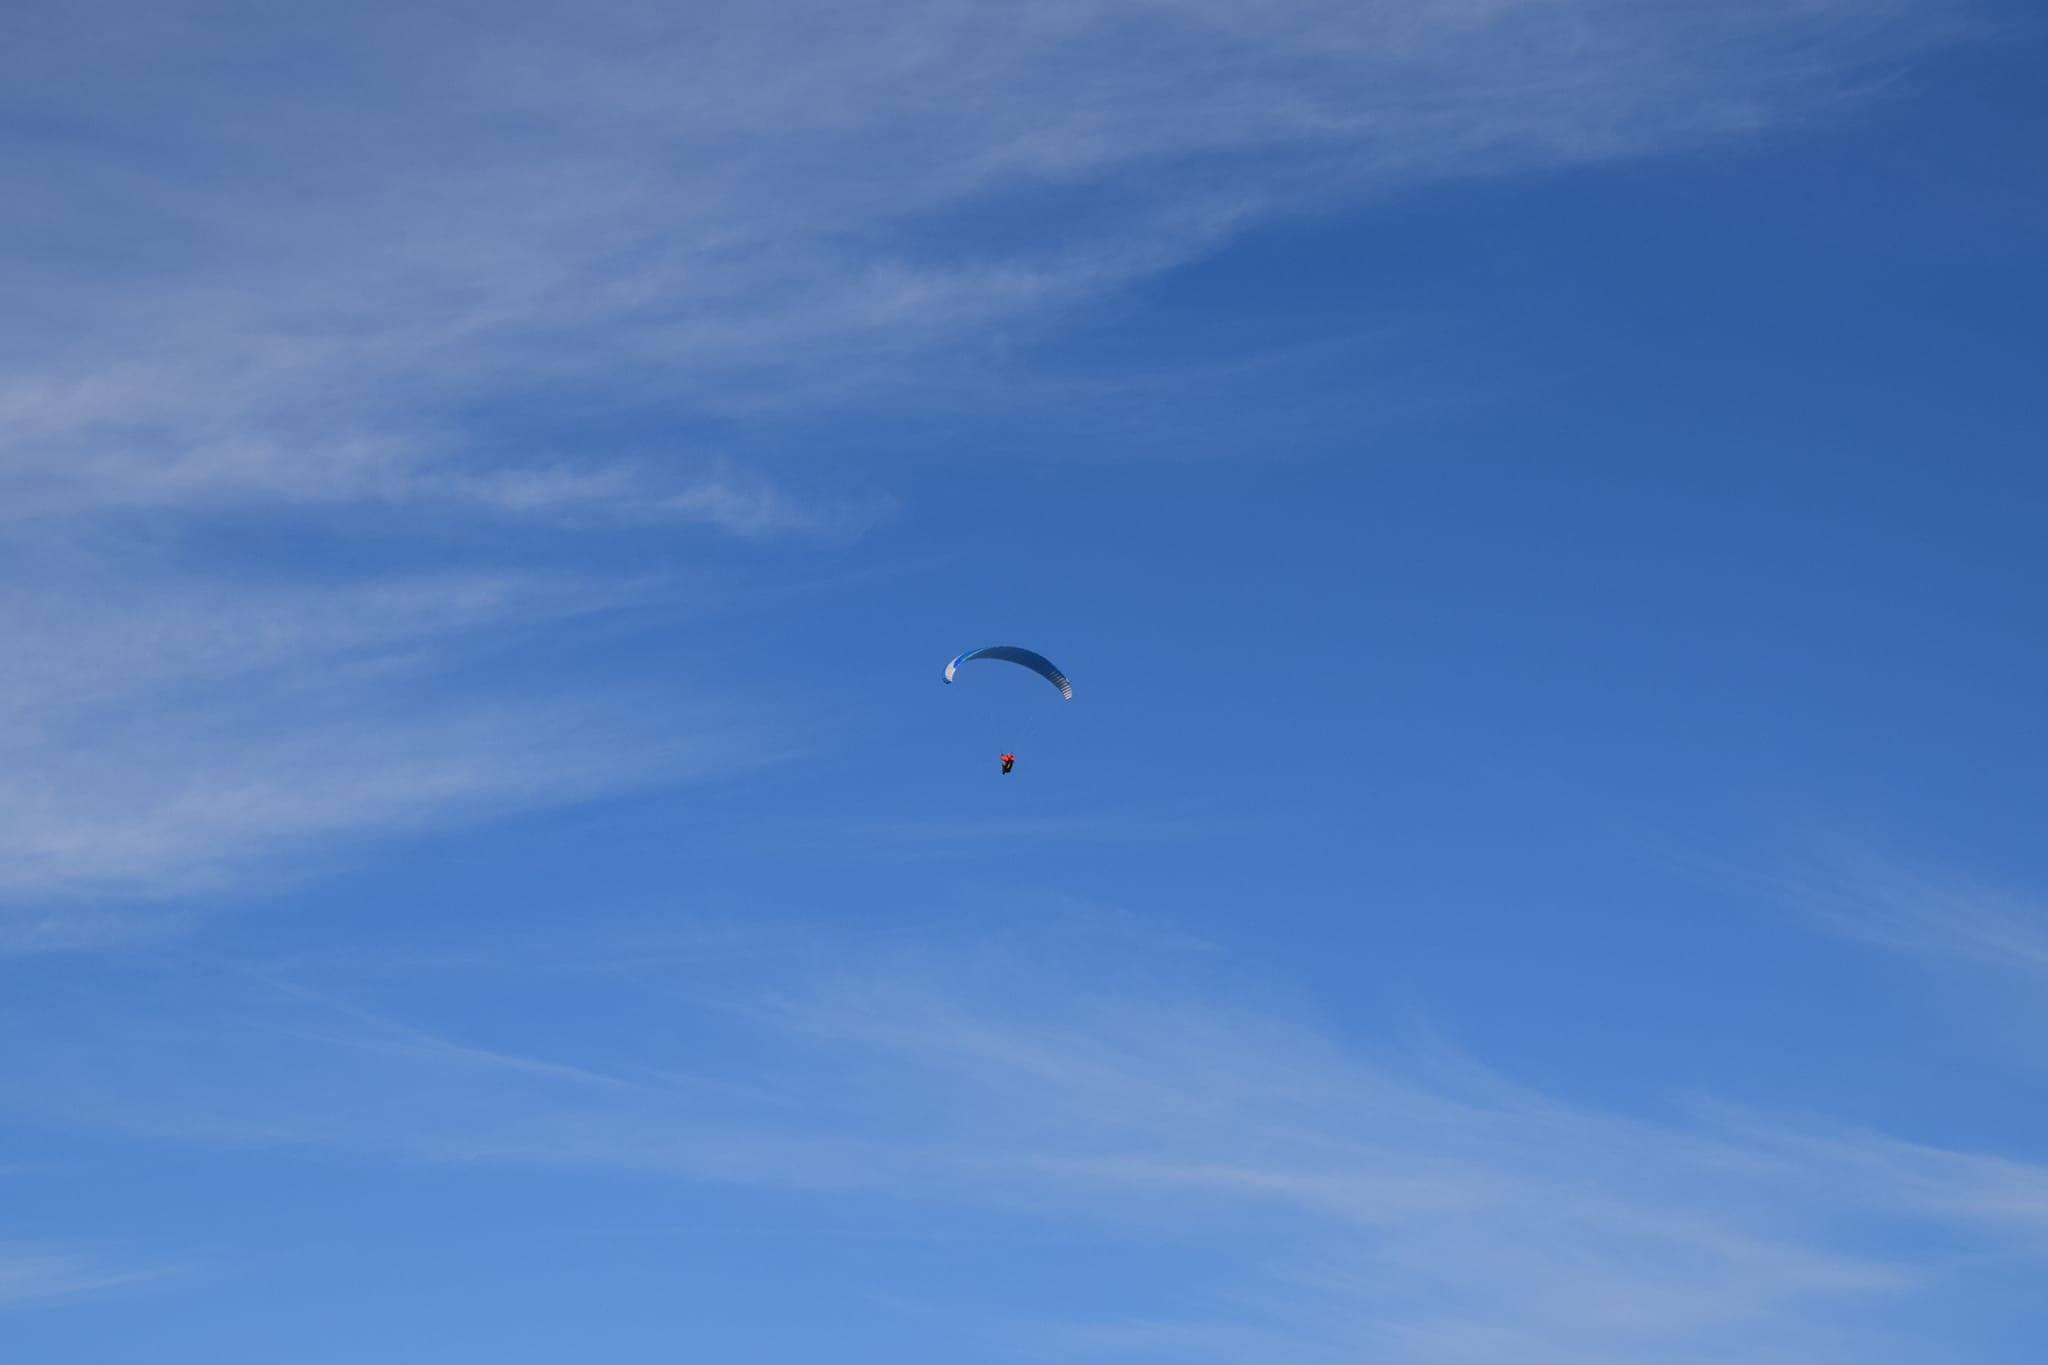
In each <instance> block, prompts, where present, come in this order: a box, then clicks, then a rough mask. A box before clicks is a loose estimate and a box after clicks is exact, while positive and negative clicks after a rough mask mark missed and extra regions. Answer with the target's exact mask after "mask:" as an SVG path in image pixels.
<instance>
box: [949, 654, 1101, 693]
mask: <svg viewBox="0 0 2048 1365" xmlns="http://www.w3.org/2000/svg"><path fill="white" fill-rule="evenodd" d="M970 659H1001V660H1003V661H1005V662H1006V663H1013V664H1022V665H1023V666H1024V667H1026V668H1028V669H1030V670H1031V671H1032V672H1033V673H1036V674H1037V675H1038V676H1039V677H1041V678H1043V679H1045V680H1046V681H1047V682H1049V683H1051V684H1052V685H1053V686H1054V687H1057V688H1058V689H1059V690H1060V695H1061V696H1062V697H1065V698H1066V699H1067V700H1068V701H1072V700H1073V699H1074V685H1073V684H1072V683H1070V682H1068V681H1067V675H1066V674H1064V673H1062V672H1060V671H1059V669H1057V668H1055V667H1054V666H1053V662H1052V660H1050V659H1048V658H1046V657H1045V656H1044V655H1043V654H1036V653H1033V652H1032V651H1031V650H1028V649H1020V648H1018V647H1017V646H1016V645H989V646H986V647H985V648H982V649H970V650H968V651H967V652H966V653H965V654H962V655H961V656H960V657H959V658H957V659H955V660H953V662H952V663H949V664H947V665H946V681H947V682H951V681H953V674H954V673H956V672H958V671H959V668H960V665H962V664H964V663H966V662H967V661H969V660H970Z"/></svg>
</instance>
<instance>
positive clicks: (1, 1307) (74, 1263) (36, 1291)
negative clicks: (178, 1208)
mask: <svg viewBox="0 0 2048 1365" xmlns="http://www.w3.org/2000/svg"><path fill="white" fill-rule="evenodd" d="M162 1274H163V1272H162V1271H160V1270H132V1269H117V1268H115V1267H113V1266H111V1265H109V1264H107V1263H106V1262H105V1261H104V1260H102V1259H101V1258H99V1257H96V1256H92V1255H88V1254H86V1253H84V1252H81V1251H78V1250H75V1249H70V1248H63V1247H51V1246H46V1245H42V1244H39V1243H33V1242H30V1243H23V1242H0V1312H7V1311H10V1310H15V1309H23V1308H40V1307H43V1306H46V1305H50V1304H57V1303H67V1302H70V1301H72V1300H75V1299H81V1298H86V1297H89V1296H91V1295H95V1294H104V1293H108V1292H110V1291H112V1290H116V1289H123V1288H127V1287H129V1286H131V1285H135V1284H138V1283H141V1282H142V1281H145V1280H151V1279H156V1278H158V1277H159V1276H161V1275H162Z"/></svg>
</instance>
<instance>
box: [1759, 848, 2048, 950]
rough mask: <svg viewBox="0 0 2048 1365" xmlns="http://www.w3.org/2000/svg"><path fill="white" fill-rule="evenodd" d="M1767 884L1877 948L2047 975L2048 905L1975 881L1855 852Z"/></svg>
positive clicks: (1837, 928)
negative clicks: (1917, 868) (1822, 865)
mask: <svg viewBox="0 0 2048 1365" xmlns="http://www.w3.org/2000/svg"><path fill="white" fill-rule="evenodd" d="M1768 885H1769V886H1770V887H1771V888H1772V889H1773V890H1774V891H1775V892H1776V893H1777V894H1780V895H1782V896H1784V897H1785V898H1786V899H1788V900H1789V901H1791V902H1792V903H1793V904H1795V905H1797V906H1798V907H1799V908H1801V909H1803V910H1805V911H1806V912H1807V913H1808V914H1811V915H1813V916H1814V917H1815V918H1816V919H1817V920H1818V921H1819V922H1820V923H1822V924H1824V925H1826V926H1827V927H1828V928H1830V929H1832V930H1834V931H1835V932H1836V933H1839V934H1842V935H1844V936H1846V937H1849V938H1852V939H1856V940H1859V941H1861V942H1864V943H1868V944H1871V945H1873V946H1876V947H1880V948H1887V949H1890V950H1892V951H1894V952H1899V953H1904V954H1908V955H1910V956H1915V957H1921V958H1926V959H1932V960H1937V961H1948V962H1959V963H1970V964H1974V965H1976V966H1979V967H1989V968H1993V969H1996V970H2000V971H2005V972H2011V973H2017V974H2019V975H2022V976H2025V977H2034V978H2048V905H2044V904H2043V903H2042V902H2041V901H2040V900H2039V899H2029V898H2028V897H2026V896H2024V895H2020V894H2017V893H2015V892H2013V891H2011V890H2008V889H2005V888H2001V887H1997V886H1993V885H1990V884H1987V883H1985V882H1983V881H1981V880H1979V879H1976V878H1972V877H1968V876H1930V875H1928V874H1927V873H1925V872H1923V871H1916V870H1913V869H1911V868H1908V867H1906V866H1904V865H1902V864H1900V863H1898V862H1895V861H1892V860H1887V859H1881V858H1877V857H1873V856H1869V855H1856V856H1852V857H1846V858H1841V859H1837V860H1835V861H1834V862H1832V863H1830V864H1828V865H1827V866H1825V867H1823V868H1822V869H1821V870H1819V871H1817V872H1813V873H1810V874H1806V875H1801V876H1796V877H1778V878H1772V879H1769V880H1768Z"/></svg>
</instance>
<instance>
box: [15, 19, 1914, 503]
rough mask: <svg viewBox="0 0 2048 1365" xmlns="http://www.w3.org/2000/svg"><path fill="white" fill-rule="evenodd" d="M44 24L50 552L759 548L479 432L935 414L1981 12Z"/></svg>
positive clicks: (30, 437)
mask: <svg viewBox="0 0 2048 1365" xmlns="http://www.w3.org/2000/svg"><path fill="white" fill-rule="evenodd" d="M14 15H15V17H14V18H13V19H12V20H11V31H10V34H9V38H10V41H9V42H8V43H7V44H6V45H5V55H4V56H0V85H4V87H5V88H6V89H7V90H8V91H9V96H8V99H7V103H6V106H5V113H6V115H7V116H8V126H9V128H10V132H11V140H12V152H11V154H10V156H9V157H8V158H7V159H6V161H5V163H4V164H5V165H7V166H8V167H10V168H11V169H10V171H9V172H7V173H6V177H7V178H6V180H5V181H4V183H0V203H4V204H5V205H7V207H6V209H5V210H0V212H4V217H0V233H4V235H5V236H4V240H6V241H7V242H8V243H9V244H10V246H11V250H10V251H9V252H8V253H7V258H8V259H10V260H12V261H14V262H15V265H14V266H13V267H12V268H11V269H9V270H8V271H7V272H6V274H5V276H4V277H0V279H4V283H5V285H6V287H7V289H8V291H9V293H10V297H11V298H13V299H14V300H15V303H16V306H14V307H12V308H10V309H9V310H8V313H7V316H8V317H9V318H11V319H12V322H11V323H0V361H4V373H5V374H6V376H7V377H6V379H5V381H4V383H0V448H4V449H5V450H6V451H7V452H8V455H7V459H6V463H5V466H4V467H0V478H4V480H5V488H6V491H7V493H8V494H9V497H8V502H9V503H10V504H11V505H12V506H13V507H14V508H15V509H16V512H15V515H17V516H20V515H24V511H23V509H30V508H42V509H45V510H47V509H48V508H50V507H52V506H55V507H60V508H61V507H65V506H72V505H74V504H75V503H76V502H77V500H79V499H87V500H91V501H98V502H113V503H128V504H143V505H149V504H160V503H164V502H189V501H191V500H195V499H202V500H203V499H219V498H246V497H257V498H284V499H292V500H302V501H314V502H332V501H348V500H358V499H364V498H379V497H410V496H435V497H441V498H448V499H455V500H462V499H467V500H468V501H469V502H471V503H472V504H473V505H475V506H477V507H478V508H480V509H484V510H496V511H498V512H504V511H506V510H512V509H516V510H519V511H522V512H531V511H534V510H535V509H538V508H542V507H546V506H552V505H555V504H557V503H567V504H570V505H581V504H586V503H588V502H590V501H591V500H593V499H607V498H608V499H614V500H616V501H618V502H620V503H622V504H626V505H629V506H632V507H634V508H636V509H639V510H641V511H643V512H644V511H648V510H650V509H651V510H656V511H666V512H667V513H668V514H671V515H675V516H678V517H681V518H685V519H704V520H711V521H714V522H718V523H720V524H724V525H727V526H729V527H731V528H733V529H738V530H748V529H758V528H760V527H761V525H762V523H763V520H764V519H763V517H762V516H761V514H760V512H759V509H758V508H757V507H754V506H753V505H751V504H748V505H744V506H738V507H735V506H734V505H733V503H732V502H731V501H730V500H729V499H728V498H726V497H724V496H721V495H719V494H717V493H716V492H710V491H707V486H706V485H704V484H703V483H701V482H698V481H696V480H695V478H694V476H693V475H692V474H691V472H690V467H691V465H692V464H693V463H694V462H695V460H696V456H695V455H694V454H693V453H692V452H690V451H688V450H687V449H685V450H683V451H682V452H681V454H680V455H678V454H677V453H675V452H666V453H664V454H662V455H661V456H659V457H650V458H647V459H646V460H644V461H643V467H644V468H646V469H649V470H651V471H652V472H650V473H646V474H643V475H641V476H639V477H637V478H636V479H634V480H631V481H620V480H619V478H618V476H617V475H616V474H613V473H609V472H600V473H598V474H595V475H592V474H591V473H589V472H588V469H587V468H586V467H585V466H587V465H588V463H589V462H590V461H592V460H593V459H598V460H600V462H601V459H602V456H603V452H602V451H601V450H598V451H593V450H587V449H586V450H577V451H568V452H557V453H556V454H554V455H543V456H541V457H540V465H539V469H538V471H536V470H535V469H534V468H531V467H529V466H530V462H531V461H532V460H533V459H534V456H533V454H532V453H530V452H529V453H522V454H521V455H519V456H518V457H494V456H492V455H490V454H489V453H488V447H486V446H483V445H480V443H478V442H477V441H476V440H475V439H474V434H473V433H471V432H467V431H465V430H464V429H463V427H462V424H461V423H460V422H459V421H458V420H457V419H456V417H455V415H454V414H455V413H456V411H458V410H462V409H465V408H469V407H473V406H474V405H476V404H477V403H479V402H483V401H486V400H488V399H490V398H492V397H496V398H499V399H504V398H507V397H515V398H523V397H525V396H527V395H530V394H533V393H549V394H554V395H556V396H558V397H561V398H564V399H568V400H570V401H571V402H572V403H575V402H584V403H587V402H589V401H591V398H592V395H601V401H602V402H603V403H605V404H608V405H614V406H615V405H618V404H622V403H623V404H628V405H630V404H633V403H636V402H637V403H643V404H644V403H653V404H664V403H667V404H672V403H675V402H677V401H681V402H684V403H685V404H686V405H688V406H691V407H694V408H697V409H708V410H718V411H726V412H733V411H743V412H744V411H757V410H760V409H761V408H762V407H764V406H765V407H767V408H771V409H778V410H781V409H787V408H788V407H789V406H790V405H791V404H792V403H816V402H820V401H825V402H839V401H846V400H851V399H856V398H857V397H858V396H859V395H860V394H861V393H863V392H864V391H868V390H870V389H871V388H872V387H873V386H875V385H877V384H887V385H890V386H903V385H910V386H913V387H915V386H920V385H925V386H929V385H930V384H931V382H932V381H933V380H934V378H935V377H936V376H937V375H939V374H941V373H943V368H942V367H941V368H940V369H934V368H933V367H934V365H935V364H938V363H939V362H940V361H941V360H942V359H943V356H944V355H945V353H946V352H947V351H948V350H949V349H953V348H957V347H958V345H959V344H960V343H961V342H962V341H963V340H967V339H971V338H974V337H977V336H986V335H989V334H990V333H991V332H996V333H1007V332H1008V331H1009V329H1013V328H1016V327H1025V326H1030V325H1034V324H1036V323H1038V322H1040V321H1043V320H1045V319H1047V318H1049V317H1057V316H1059V315H1061V314H1062V312H1063V311H1064V310H1066V309H1069V308H1071V307H1072V306H1074V305H1077V304H1081V303H1085V302H1087V301H1090V300H1094V299H1098V298H1100V297H1101V296H1102V295H1103V294H1104V293H1105V292H1107V291H1113V290H1115V289H1117V288H1119V287H1121V286H1123V285H1125V284H1127V283H1128V282H1130V281H1133V280H1136V279H1141V278H1143V277H1145V276H1147V275H1150V274H1153V273H1156V272H1158V271H1160V270H1162V269H1165V268H1168V267H1171V266H1173V265H1176V264H1179V263H1181V262H1184V261H1187V260H1189V259H1191V258H1193V257H1195V256H1197V255H1200V254H1202V253H1204V252H1206V251H1208V250H1210V249H1212V248H1213V247H1214V246H1215V245H1217V244H1218V243H1219V242H1221V241H1222V240H1224V239H1225V238H1226V237H1227V236H1228V235H1230V234H1231V233H1232V232H1234V231H1236V230H1237V229H1238V228H1240V227H1241V226H1243V225H1244V224H1247V223H1249V222H1254V221H1258V220H1260V219H1263V218H1266V217H1269V216H1271V215H1273V214H1276V213H1283V212H1290V211H1297V210H1300V209H1304V208H1314V207H1322V206H1327V205H1330V204H1334V203H1338V202H1342V201H1344V200H1345V199H1348V198H1355V197H1356V196H1359V195H1362V194H1371V193H1376V192H1381V191H1385V190H1389V189H1393V188H1398V187H1400V186H1402V185H1406V184H1413V183H1415V182H1417V181H1421V180H1426V179H1432V178H1437V177H1442V176H1454V175H1469V174H1490V173H1495V172H1501V171H1520V170H1525V169H1528V168H1532V167H1543V166H1550V165H1556V164H1562V163H1570V162H1581V161H1588V160H1598V159H1604V158H1611V157H1617V156H1626V155H1633V154H1640V153H1648V152H1656V151H1660V150H1664V149H1668V148H1671V147H1675V146H1685V145H1689V144H1693V143H1696V142H1698V141H1700V140H1702V139H1708V138H1716V137H1723V136H1729V135H1741V134H1748V133H1752V132H1754V131H1756V130H1758V129H1761V128H1765V127H1768V126H1771V125H1773V124H1777V123H1782V122H1786V121H1796V120H1799V119H1803V118H1808V117H1812V116H1814V115H1816V114H1819V113H1822V112H1824V111H1825V110H1826V109H1827V108H1828V107H1829V106H1830V105H1832V104H1834V103H1836V102H1839V101H1840V100H1842V99H1844V98H1847V97H1849V96H1851V95H1852V94H1853V93H1854V91H1855V90H1856V88H1857V81H1858V79H1859V76H1860V75H1861V74H1862V73H1864V72H1866V71H1868V70H1870V69H1872V66H1873V64H1877V65H1879V66H1881V65H1882V64H1883V63H1884V62H1885V61H1886V60H1888V59H1890V58H1893V57H1895V56H1897V55H1899V54H1901V53H1904V52H1909V51H1911V50H1913V49H1915V48H1916V47H1917V46H1919V45H1922V44H1924V43H1926V42H1928V41H1932V40H1934V39H1935V38H1936V37H1938V36H1939V35H1940V32H1941V25H1942V24H1944V23H1945V22H1947V19H1948V15H1947V13H1946V10H1945V7H1944V6H1942V5H1939V4H1936V3H1933V0H1926V2H1924V3H1922V2H1920V0H1736V3H1730V4H1720V5H1714V6H1704V7H1703V6H1698V5H1690V4H1677V3H1651V4H1641V3H1619V2H1618V0H1491V2H1490V3H1483V4H1473V3H1469V2H1468V0H1427V2H1426V3H1422V4H1419V5H1418V4H1407V3H1403V4H1394V3H1368V4H1362V5H1361V4H1349V3H1343V4H1340V3H1334V2H1333V0H1287V2H1286V3H1281V4H1277V5H1272V4H1268V5H1256V6H1254V5H1240V4H1228V3H1217V2H1215V0H1186V2H1183V3H1167V4H1144V5H1129V4H1112V3H1099V2H1097V0H1067V2H1065V3H1058V4H1051V5H1046V4H1031V5H1024V4H995V5H990V4H978V3H958V2H956V0H921V2H920V3H909V4H900V5H893V6H888V7H880V8H878V7H873V6H870V7H865V8H863V9H861V10H859V11H849V10H845V9H843V8H839V7H833V6H825V5H819V4H812V3H792V4H784V5H777V6H768V7H763V6H758V5H737V4H708V5H695V6H689V7H685V8H682V9H677V8H676V7H673V6H654V5H646V4H640V3H612V4H607V5H600V6H597V7H590V6H574V7H570V6H555V5H548V4H523V5H514V6H511V7H509V8H507V7H500V8H498V9H494V10H492V11H491V12H490V14H489V16H488V21H487V22H484V16H482V15H481V14H480V13H479V12H475V11H472V10H470V9H468V8H467V7H463V6H459V5H438V6H378V5H371V6H356V7H351V8H350V9H349V10H347V11H346V12H335V13H333V14H323V15H322V16H321V17H320V18H319V19H318V20H317V21H316V20H313V19H310V18H308V17H305V16H301V15H297V14H285V13H283V12H281V11H277V10H276V9H274V8H272V7H263V6H231V7H230V8H229V9H228V10H227V11H222V10H220V9H219V7H217V6H215V7H208V8H207V9H205V10H204V11H203V12H202V11H199V10H194V9H191V8H188V7H186V6H181V5H172V6H162V5H150V6H140V5H132V4H125V3H102V4H98V5H90V6H87V7H85V8H83V9H81V8H80V7H78V6H61V7H59V6H54V5H35V4H31V5H27V6H18V7H16V8H15V10H14ZM927 397H928V398H930V399H931V400H933V401H940V400H938V397H937V395H936V394H932V393H928V394H927ZM546 440H547V438H543V440H542V444H543V445H545V444H546ZM678 460H680V462H681V469H680V470H678V471H677V472H674V473H664V472H663V471H664V469H665V467H669V466H673V465H675V464H676V463H677V461H678ZM566 461H573V462H574V463H575V464H576V466H577V468H576V469H575V470H574V471H573V472H570V473H568V474H566V475H565V474H562V473H560V472H559V470H560V469H561V468H562V466H563V464H564V462H566ZM480 471H481V472H480ZM549 471H557V472H553V473H550V472H549ZM665 480H666V482H665ZM710 487H713V488H715V487H716V485H711V486H710ZM765 520H766V522H767V523H769V524H771V525H775V526H780V525H782V524H784V523H785V522H787V521H788V520H789V515H788V514H787V513H782V512H778V513H777V514H775V515H773V516H770V517H767V518H766V519H765Z"/></svg>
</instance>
